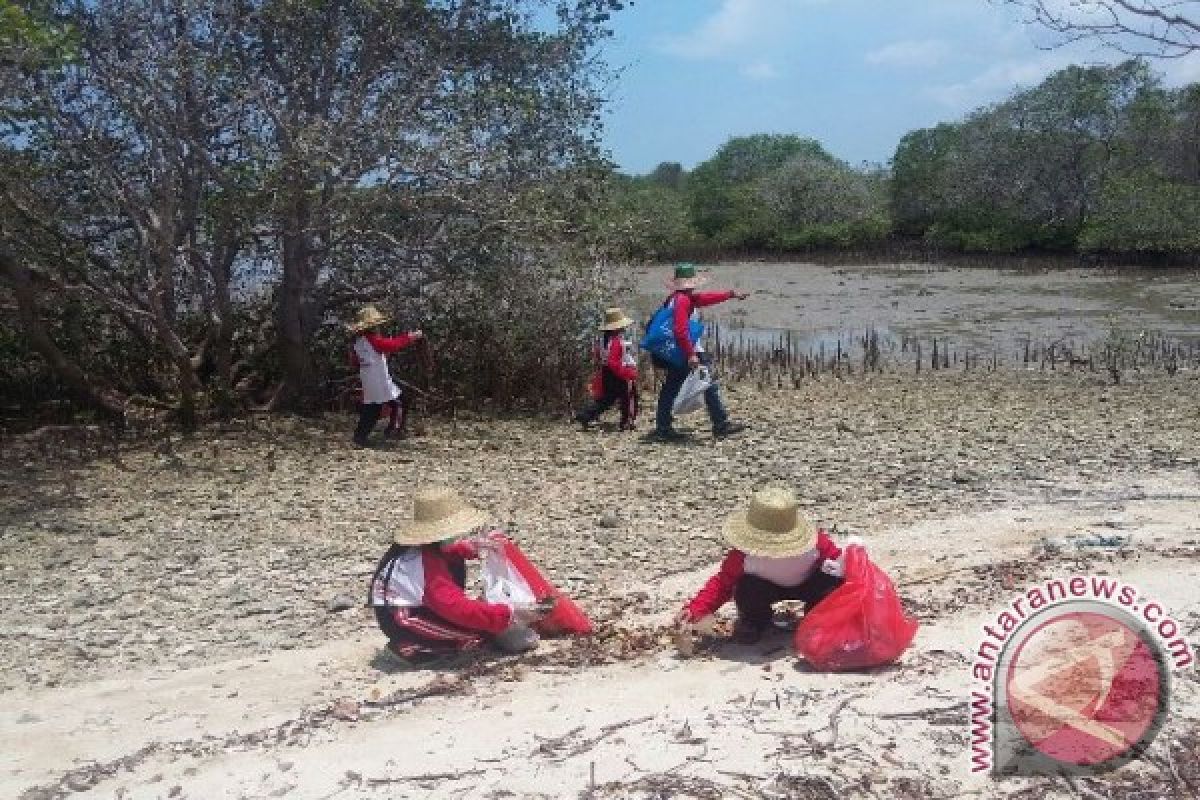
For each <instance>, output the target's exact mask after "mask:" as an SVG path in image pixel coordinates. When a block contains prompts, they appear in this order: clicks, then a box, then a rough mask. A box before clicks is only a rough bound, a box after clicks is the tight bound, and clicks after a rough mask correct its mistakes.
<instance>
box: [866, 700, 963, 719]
mask: <svg viewBox="0 0 1200 800" xmlns="http://www.w3.org/2000/svg"><path fill="white" fill-rule="evenodd" d="M966 708H967V704H966V702H965V701H964V702H962V703H955V704H954V705H949V706H938V707H937V708H922V709H919V710H916V711H890V712H888V713H886V714H876V715H875V716H876V717H878V718H880V719H926V718H928V717H934V716H938V715H940V714H948V713H950V712H953V711H966Z"/></svg>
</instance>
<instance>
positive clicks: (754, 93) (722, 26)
mask: <svg viewBox="0 0 1200 800" xmlns="http://www.w3.org/2000/svg"><path fill="white" fill-rule="evenodd" d="M613 22H614V27H615V31H616V36H615V37H614V39H613V40H612V41H611V42H610V43H609V46H608V50H607V59H608V61H609V63H610V64H611V65H612V66H614V67H617V68H620V69H621V70H622V72H621V74H620V77H619V78H618V80H617V82H616V83H615V85H614V86H613V87H612V106H611V109H610V114H609V117H608V119H607V133H606V137H605V138H606V142H607V144H608V146H609V148H610V149H611V151H612V155H613V158H614V160H615V161H616V162H617V164H618V165H619V166H620V167H621V169H623V170H625V171H627V172H634V173H643V172H648V171H649V170H651V169H652V168H653V167H654V166H655V165H656V164H658V163H659V162H660V161H679V162H681V163H683V165H684V166H685V167H688V168H690V167H693V166H695V165H696V164H697V163H698V162H700V161H703V160H704V159H706V158H708V157H709V156H711V155H712V154H713V152H715V150H716V149H717V148H718V147H719V146H720V145H721V144H722V143H723V142H725V141H726V140H727V139H728V138H730V137H731V136H737V135H741V134H749V133H796V134H800V135H803V136H811V137H813V138H815V139H817V140H819V141H820V142H821V143H822V144H824V145H825V147H826V149H827V150H829V151H830V152H832V153H833V154H834V155H836V156H838V157H840V158H843V159H845V160H847V161H849V162H851V163H854V164H857V163H860V162H862V161H870V162H879V163H886V162H887V161H888V160H889V159H890V158H891V156H892V153H893V152H894V150H895V147H896V143H897V142H898V141H899V139H900V137H901V136H902V135H903V134H904V133H906V132H907V131H910V130H912V129H914V128H921V127H927V126H930V125H933V124H936V123H938V122H941V121H946V120H953V119H957V118H959V117H961V116H962V115H963V114H964V113H966V112H968V111H970V110H971V109H973V108H976V107H978V106H980V105H984V104H987V103H990V102H994V101H996V100H999V99H1001V98H1003V97H1005V96H1006V95H1008V94H1009V93H1010V92H1011V91H1012V90H1013V89H1014V88H1016V87H1018V86H1031V85H1034V84H1036V83H1038V82H1039V81H1040V80H1041V79H1042V78H1043V77H1045V76H1046V75H1047V74H1049V73H1050V72H1053V71H1054V70H1056V69H1059V68H1061V67H1063V66H1066V65H1067V64H1070V63H1098V62H1111V61H1115V60H1117V57H1116V56H1115V55H1114V54H1113V53H1111V52H1110V51H1106V50H1103V49H1101V48H1100V47H1099V46H1097V45H1095V44H1091V43H1088V44H1084V43H1080V44H1075V45H1072V46H1070V47H1065V48H1052V47H1050V46H1051V45H1052V44H1054V41H1053V40H1052V39H1051V38H1050V37H1049V35H1047V34H1046V33H1044V32H1041V31H1039V30H1038V29H1036V28H1029V27H1027V26H1025V25H1023V24H1022V23H1021V15H1020V13H1019V11H1017V10H1015V9H1013V8H1011V7H1009V6H1007V5H1006V4H1004V3H1001V2H997V0H635V2H634V4H633V5H632V6H630V7H628V8H626V10H624V11H622V12H619V13H617V14H614V16H613ZM1156 68H1158V69H1160V70H1161V71H1162V72H1164V74H1165V75H1166V78H1167V82H1168V83H1169V84H1178V83H1181V82H1191V81H1200V54H1194V55H1193V56H1192V57H1190V58H1188V59H1184V60H1174V61H1168V62H1162V63H1161V64H1159V65H1157V66H1156Z"/></svg>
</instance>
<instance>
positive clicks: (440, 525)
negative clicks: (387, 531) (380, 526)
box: [395, 508, 489, 545]
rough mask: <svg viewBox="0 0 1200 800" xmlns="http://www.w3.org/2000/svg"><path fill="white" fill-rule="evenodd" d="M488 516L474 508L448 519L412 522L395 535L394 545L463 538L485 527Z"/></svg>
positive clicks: (457, 513) (452, 515) (464, 510)
mask: <svg viewBox="0 0 1200 800" xmlns="http://www.w3.org/2000/svg"><path fill="white" fill-rule="evenodd" d="M488 521H489V517H488V515H487V514H486V513H485V512H483V511H480V510H479V509H476V508H464V509H462V510H461V511H456V512H454V513H453V514H451V515H450V516H448V517H442V518H441V519H435V520H430V521H429V522H412V523H409V524H408V526H407V527H405V528H403V529H402V530H400V531H399V532H397V533H396V538H395V541H396V544H411V545H417V544H432V543H433V542H440V541H442V540H443V539H451V538H455V537H458V536H465V535H467V534H468V533H470V532H471V531H473V530H475V529H476V528H479V527H481V526H483V525H487V524H488Z"/></svg>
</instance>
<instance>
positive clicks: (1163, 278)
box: [623, 263, 1200, 354]
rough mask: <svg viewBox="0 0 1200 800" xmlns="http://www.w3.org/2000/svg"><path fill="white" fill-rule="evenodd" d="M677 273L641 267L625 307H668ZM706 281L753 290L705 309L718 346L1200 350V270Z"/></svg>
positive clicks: (799, 271) (769, 276) (819, 272)
mask: <svg viewBox="0 0 1200 800" xmlns="http://www.w3.org/2000/svg"><path fill="white" fill-rule="evenodd" d="M669 274H670V273H669V268H667V267H660V268H655V269H638V270H636V271H635V274H634V285H635V288H634V290H633V291H632V292H630V293H628V294H626V296H625V297H624V298H623V300H624V302H625V303H626V304H627V305H629V306H630V307H631V308H632V309H633V310H634V312H635V315H636V318H637V319H638V320H639V321H641V320H645V319H646V318H648V317H649V315H650V314H651V313H653V310H654V308H655V307H656V306H657V305H658V304H659V303H661V302H662V300H663V298H664V297H665V295H666V290H665V289H663V288H662V286H663V278H664V277H666V276H668V275H669ZM709 277H710V278H711V280H710V282H709V284H708V287H706V288H710V287H711V288H738V289H742V290H744V291H747V292H750V293H751V296H750V298H749V299H748V300H746V301H744V302H736V301H731V302H728V303H723V304H721V305H719V306H714V307H712V308H710V309H707V310H706V311H705V312H704V316H705V318H706V320H708V321H709V322H715V323H716V326H717V327H718V328H719V330H720V336H721V339H722V341H741V342H743V343H752V344H756V345H760V346H776V343H777V342H778V341H779V338H780V336H781V335H783V333H784V332H790V335H791V337H792V341H793V343H794V347H795V348H796V349H797V350H798V351H799V352H805V351H809V350H814V351H815V350H817V349H819V348H820V347H821V346H822V345H824V346H825V347H826V348H835V347H836V346H837V343H838V342H839V341H840V342H841V343H842V344H843V346H850V345H852V344H854V343H856V342H858V341H859V340H861V338H862V337H863V336H864V334H865V333H866V332H867V331H870V330H874V331H876V332H877V333H878V334H879V335H880V342H881V347H883V348H885V349H886V348H889V347H897V348H898V347H902V346H903V344H905V343H911V342H915V341H921V342H922V343H923V345H925V346H926V347H927V346H928V345H929V344H931V342H932V340H933V339H935V338H936V339H938V340H939V341H940V342H941V343H942V344H943V345H947V344H948V345H949V346H951V347H952V348H953V349H954V350H955V351H956V352H958V351H962V352H965V351H968V350H969V351H972V352H975V353H990V352H993V351H995V352H999V353H1007V354H1012V353H1013V352H1016V351H1019V350H1022V349H1023V348H1024V346H1025V343H1026V342H1030V343H1033V344H1043V345H1046V344H1050V343H1053V342H1058V343H1060V344H1061V345H1064V346H1067V347H1069V348H1070V349H1072V350H1075V351H1078V350H1079V349H1080V348H1081V347H1083V346H1086V345H1094V344H1095V343H1097V342H1099V341H1101V340H1103V339H1104V338H1105V337H1106V336H1109V335H1110V333H1112V332H1113V331H1114V330H1115V331H1118V332H1121V333H1122V334H1123V335H1128V336H1137V335H1138V334H1139V333H1142V332H1145V333H1146V334H1147V335H1152V336H1164V337H1166V338H1168V339H1171V340H1175V341H1178V342H1180V343H1181V344H1183V345H1185V346H1187V347H1200V271H1196V270H1152V269H1132V268H1131V269H1120V270H1116V269H1083V268H1078V269H1061V270H1054V271H1030V270H1018V269H1000V268H984V267H950V266H942V265H937V264H897V265H882V266H881V265H872V266H851V267H847V266H836V267H834V266H823V265H819V264H806V263H737V264H722V265H718V266H715V267H712V268H711V269H710V271H709Z"/></svg>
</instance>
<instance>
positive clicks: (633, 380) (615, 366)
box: [575, 308, 638, 431]
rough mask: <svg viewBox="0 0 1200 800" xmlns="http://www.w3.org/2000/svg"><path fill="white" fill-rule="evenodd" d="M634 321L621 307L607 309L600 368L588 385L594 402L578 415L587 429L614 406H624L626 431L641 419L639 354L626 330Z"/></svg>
mask: <svg viewBox="0 0 1200 800" xmlns="http://www.w3.org/2000/svg"><path fill="white" fill-rule="evenodd" d="M632 324H633V320H631V319H630V318H629V317H627V316H625V312H623V311H622V310H621V309H619V308H606V309H605V310H604V324H603V325H601V326H600V339H599V340H598V341H597V342H596V347H595V360H596V371H595V373H594V374H593V375H592V382H591V385H590V386H589V387H588V390H589V392H590V394H591V395H592V401H591V402H590V403H588V405H587V407H586V408H584V409H583V410H582V411H580V412H579V413H578V414H576V415H575V421H576V422H578V423H579V424H580V425H582V426H583V429H584V430H585V431H586V430H588V429H590V428H591V427H592V425H594V424H595V422H596V420H597V419H598V418H599V417H600V415H601V414H603V413H604V412H605V411H608V409H610V408H612V407H613V406H614V405H616V406H617V408H618V409H620V412H621V425H620V429H621V430H623V431H631V430H633V427H634V423H635V422H636V420H637V408H638V395H637V379H638V368H637V353H636V352H635V351H634V349H633V342H631V341H629V340H628V339H627V338H625V332H626V331H627V330H628V329H629V326H630V325H632Z"/></svg>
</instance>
